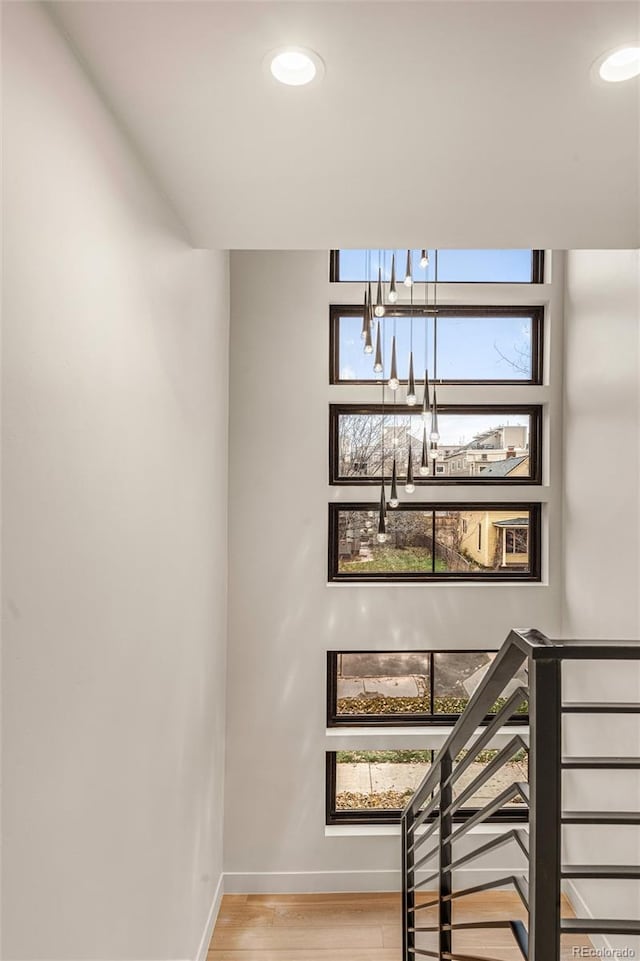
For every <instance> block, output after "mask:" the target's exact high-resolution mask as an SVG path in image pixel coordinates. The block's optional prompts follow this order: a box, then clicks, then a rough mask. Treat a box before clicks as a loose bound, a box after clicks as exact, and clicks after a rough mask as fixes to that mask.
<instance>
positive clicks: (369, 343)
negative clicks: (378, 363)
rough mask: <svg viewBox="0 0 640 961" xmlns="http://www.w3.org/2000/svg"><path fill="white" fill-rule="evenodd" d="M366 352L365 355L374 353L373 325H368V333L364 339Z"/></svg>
mask: <svg viewBox="0 0 640 961" xmlns="http://www.w3.org/2000/svg"><path fill="white" fill-rule="evenodd" d="M364 352H365V354H372V353H373V341H372V340H371V324H370V323H369V324H367V332H366V334H365V338H364Z"/></svg>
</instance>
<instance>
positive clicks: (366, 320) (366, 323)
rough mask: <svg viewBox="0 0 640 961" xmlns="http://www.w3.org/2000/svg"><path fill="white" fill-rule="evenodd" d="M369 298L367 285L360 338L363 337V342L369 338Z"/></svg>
mask: <svg viewBox="0 0 640 961" xmlns="http://www.w3.org/2000/svg"><path fill="white" fill-rule="evenodd" d="M368 296H369V292H368V290H367V286H366V284H365V288H364V304H363V307H362V330H361V331H360V336H361V337H362V339H363V340H364V339H365V338H366V336H367V328H368V327H369V309H368V304H369V300H368Z"/></svg>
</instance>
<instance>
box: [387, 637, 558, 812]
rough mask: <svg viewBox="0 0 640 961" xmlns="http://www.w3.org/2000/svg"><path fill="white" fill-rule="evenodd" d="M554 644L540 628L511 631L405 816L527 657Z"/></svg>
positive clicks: (421, 799)
mask: <svg viewBox="0 0 640 961" xmlns="http://www.w3.org/2000/svg"><path fill="white" fill-rule="evenodd" d="M552 643H553V642H552V641H550V640H549V638H548V637H545V635H544V634H542V633H540V631H536V630H533V629H523V630H512V631H511V633H510V634H509V636H508V638H507V640H506V641H505V643H504V645H503V646H502V648H501V649H500V650H499V651H498V653H497V654H496V657H495V659H494V661H493V663H492V665H491V667H490V668H489V670H488V671H487V673H486V674H485V676H484V677H483V679H482V681H481V682H480V684H479V685H478V687H477V688H476V690H475V691H474V692H473V694H472V696H471V698H470V699H469V703H468V704H467V706H466V708H465V710H464V712H463V714H462V715H461V717H460V719H459V720H458V721H457V722H456V724H455V727H454V728H453V731H452V732H451V734H450V735H449V737H448V738H447V740H446V741H445V742H444V744H443V745H442V747H441V748H440V751H439V752H438V754H437V755H436V757H435V758H434V761H433V764H432V765H431V768H430V770H429V771H428V772H427V774H426V775H425V777H424V778H423V780H422V781H421V783H420V784H419V785H418V788H417V790H416V792H415V794H414V795H413V797H412V798H411V800H410V801H409V802H408V803H407V805H406V806H405V808H404V811H403V815H406V814H410V813H412V814H418V811H419V808H420V807H421V806H422V804H423V803H424V802H425V801H426V799H427V798H428V797H429V795H430V794H431V793H432V791H433V789H434V788H435V786H436V784H437V783H438V781H439V774H438V770H439V763H440V759H441V757H444V756H445V755H447V754H450V755H451V756H452V757H456V755H457V754H458V753H459V752H460V750H461V749H462V748H463V747H464V746H465V744H467V742H468V741H469V739H470V738H471V737H472V735H473V734H475V732H476V730H477V729H478V727H479V725H480V724H481V723H482V721H483V720H484V718H485V717H486V716H487V714H489V712H490V711H491V708H492V707H493V705H494V704H495V702H496V699H497V698H498V697H499V696H500V695H501V694H502V692H503V690H504V688H505V686H506V685H507V684H508V683H509V681H510V680H511V679H512V678H513V677H514V675H515V674H516V672H517V670H518V668H520V667H521V666H522V664H523V663H524V661H525V660H526V659H527V657H529V656H531V655H532V652H533V651H534V650H536V649H543V648H544V649H545V650H548V649H549V647H550V646H551V645H552Z"/></svg>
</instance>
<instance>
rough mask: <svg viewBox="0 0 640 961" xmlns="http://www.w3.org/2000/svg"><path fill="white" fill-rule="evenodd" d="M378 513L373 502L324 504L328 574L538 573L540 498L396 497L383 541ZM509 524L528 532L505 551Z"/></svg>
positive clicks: (419, 577)
mask: <svg viewBox="0 0 640 961" xmlns="http://www.w3.org/2000/svg"><path fill="white" fill-rule="evenodd" d="M377 515H378V504H377V503H375V502H369V503H368V502H359V503H331V504H329V571H328V573H329V580H330V581H384V582H388V583H393V582H402V581H424V582H428V581H446V580H470V581H472V580H479V581H482V580H487V581H500V580H504V581H506V580H525V581H539V580H540V551H539V544H540V505H539V504H531V503H529V504H516V503H514V504H496V503H485V504H473V503H469V504H437V505H434V504H429V503H417V502H413V503H402V504H401V506H400V507H398V508H397V509H395V510H392V509H391V508H389V509H388V511H387V521H386V523H387V539H386V542H385V543H383V544H380V543H378V540H377V536H376V534H377ZM463 521H466V531H465V530H463V523H462V522H463ZM482 527H484V529H485V531H484V533H485V536H482V534H481V533H480V530H481V528H482ZM513 527H518V528H521V529H526V530H527V531H528V538H527V551H526V553H525V554H509V553H507V552H506V550H505V544H506V539H505V531H507V530H509V528H513Z"/></svg>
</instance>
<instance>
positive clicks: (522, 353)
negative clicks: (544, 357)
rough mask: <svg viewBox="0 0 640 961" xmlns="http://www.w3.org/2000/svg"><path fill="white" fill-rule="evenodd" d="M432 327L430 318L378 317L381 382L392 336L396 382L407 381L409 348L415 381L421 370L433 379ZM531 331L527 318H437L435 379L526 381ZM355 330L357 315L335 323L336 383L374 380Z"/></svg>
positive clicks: (358, 323)
mask: <svg viewBox="0 0 640 961" xmlns="http://www.w3.org/2000/svg"><path fill="white" fill-rule="evenodd" d="M377 323H378V321H377V320H376V321H375V323H374V336H373V341H374V346H375V330H376V326H377ZM434 326H435V323H434V319H433V317H428V318H422V317H419V318H413V319H412V318H409V317H383V318H382V329H381V336H382V342H383V348H382V353H383V364H384V376H385V378H388V377H389V369H390V363H391V339H392V336H393V334H394V332H395V335H396V354H397V362H398V376H399V377H400V379H401V380H406V379H407V376H408V371H409V353H410V350H411V346H412V345H413V363H414V375H415V378H416V381H418V380H420V381H423V380H424V370H425V365H426V367H427V369H428V371H429V377H430V378H433V377H434V346H433V345H434ZM532 327H533V324H532V320H531V318H530V317H504V316H501V317H482V316H481V317H438V338H437V344H438V356H437V358H436V360H437V366H436V367H435V376H436V377H437V378H438V379H440V380H496V379H506V380H529V379H530V378H531V336H532ZM361 331H362V317H361V316H359V315H357V316H351V317H341V318H340V378H341V379H342V380H369V379H371V380H378V377H379V375H378V374H375V373H374V371H373V355H372V354H365V353H364V351H363V342H362V336H361ZM425 341H426V351H425ZM505 358H506V359H505ZM514 364H515V365H517V366H514ZM520 368H524V369H520Z"/></svg>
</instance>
